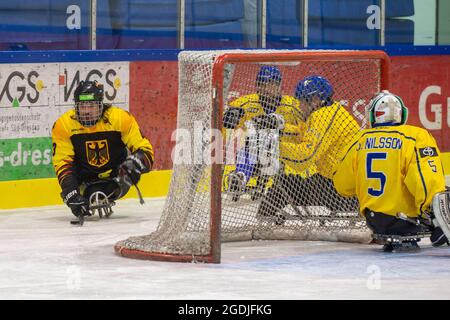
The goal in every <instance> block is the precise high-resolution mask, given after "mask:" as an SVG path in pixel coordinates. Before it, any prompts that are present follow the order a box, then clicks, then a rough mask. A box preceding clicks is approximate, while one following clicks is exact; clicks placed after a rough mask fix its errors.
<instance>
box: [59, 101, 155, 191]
mask: <svg viewBox="0 0 450 320" xmlns="http://www.w3.org/2000/svg"><path fill="white" fill-rule="evenodd" d="M52 141H53V165H54V167H55V172H56V176H57V178H58V181H59V184H60V185H61V186H63V182H64V179H65V178H66V177H67V176H69V175H71V176H72V177H73V176H75V177H76V179H77V180H78V183H81V182H85V181H94V180H98V179H102V178H107V177H109V176H111V177H114V176H116V175H117V168H118V166H119V165H120V164H121V163H122V162H123V161H124V160H125V158H126V157H127V152H128V151H127V149H128V150H129V151H130V152H132V153H133V152H135V151H137V150H141V151H142V152H143V153H144V155H145V157H146V158H147V160H148V161H149V163H150V164H152V163H153V149H152V145H151V144H150V142H149V141H148V140H147V139H146V138H144V137H143V136H142V134H141V132H140V130H139V127H138V124H137V122H136V120H135V118H134V117H133V116H132V115H131V114H130V113H128V112H127V111H124V110H122V109H119V108H117V107H108V108H107V109H106V110H105V111H104V114H103V116H102V118H100V120H99V121H98V122H97V124H96V125H95V126H93V127H84V126H82V125H81V124H80V123H79V122H78V121H77V120H76V118H75V110H74V109H72V110H69V111H67V112H66V113H65V114H63V115H62V116H61V117H60V118H59V119H58V120H57V121H56V122H55V124H54V125H53V129H52Z"/></svg>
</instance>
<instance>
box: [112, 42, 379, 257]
mask: <svg viewBox="0 0 450 320" xmlns="http://www.w3.org/2000/svg"><path fill="white" fill-rule="evenodd" d="M320 52H321V53H326V55H320V56H317V57H316V58H314V54H315V52H314V51H292V50H290V51H280V50H276V51H269V50H264V51H238V50H235V51H184V52H181V53H180V54H179V96H178V123H177V132H176V137H177V140H176V148H175V150H174V152H173V161H174V166H173V175H172V179H171V184H170V191H169V194H168V196H167V200H166V204H165V208H164V210H163V213H162V216H161V220H160V222H159V225H158V228H157V230H156V231H155V232H153V233H151V234H149V235H145V236H138V237H130V238H129V239H126V240H124V241H121V242H119V243H117V244H116V250H117V251H118V252H120V253H123V251H124V250H129V252H130V251H135V252H142V253H144V255H148V256H147V257H148V258H150V256H151V255H152V254H153V253H155V254H170V255H184V256H207V255H210V254H211V245H212V244H211V230H210V228H211V225H214V221H217V220H214V219H216V218H213V220H211V214H213V215H216V216H219V215H220V214H221V225H220V230H221V240H222V241H238V240H251V239H302V240H330V241H352V242H353V241H355V242H366V241H369V240H370V233H369V231H368V229H367V228H366V225H365V222H364V220H363V219H362V218H361V217H360V216H359V215H358V202H357V200H356V199H354V198H343V197H341V196H339V195H338V194H337V193H336V191H335V190H334V188H333V184H332V180H331V177H332V173H333V172H334V170H335V168H336V165H337V164H338V161H339V158H340V157H341V156H342V155H341V153H342V152H343V151H344V149H345V145H346V144H347V143H348V142H349V141H350V140H351V139H352V137H354V135H355V134H356V133H357V132H358V130H360V129H361V128H363V127H365V120H364V108H365V105H366V104H367V103H368V101H369V100H370V98H371V97H372V96H373V95H374V94H375V93H377V92H378V91H379V90H380V86H381V61H380V59H379V58H373V57H371V56H370V54H366V55H361V56H357V57H352V58H349V57H345V56H342V57H341V58H336V57H335V56H333V55H336V53H335V52H333V51H320ZM348 52H349V53H351V52H352V51H348ZM230 53H231V54H243V55H244V56H245V58H243V59H239V58H236V57H234V58H233V59H230V60H226V59H225V61H228V62H226V63H225V64H220V63H214V62H215V61H217V58H218V57H219V56H222V57H223V55H224V54H230ZM285 53H288V54H289V58H286V56H284V57H283V54H285ZM340 54H342V52H341V53H340ZM344 54H345V53H344ZM261 55H264V59H263V60H262V59H261ZM306 57H308V58H307V59H306ZM262 61H263V62H262ZM262 67H263V68H262ZM214 68H222V69H223V77H222V78H221V79H219V81H215V82H214V83H213V74H214V71H213V70H214ZM218 74H221V73H218ZM309 76H320V77H321V78H317V77H313V78H307V81H306V82H304V83H303V86H301V87H299V88H297V90H296V87H297V83H298V82H299V81H300V80H302V79H304V78H305V77H309ZM308 79H310V80H308ZM321 79H325V82H324V81H323V80H321ZM216 80H217V79H216ZM257 80H258V81H257ZM308 81H310V82H311V83H310V82H308ZM311 84H312V85H315V87H314V86H312V87H311ZM216 86H217V87H216ZM216 90H217V91H216ZM330 90H331V91H330ZM216 95H217V96H218V97H222V99H221V101H217V100H215V97H216ZM215 101H216V102H217V103H215ZM220 104H222V108H220ZM219 110H221V111H222V112H221V114H218V111H219ZM213 111H217V112H213ZM214 117H219V120H220V121H222V123H221V125H220V128H214V123H217V121H214V120H217V119H214ZM222 125H223V128H221V127H222ZM217 129H219V130H217ZM222 136H224V137H225V138H223V139H222ZM212 163H220V164H221V170H220V174H219V175H220V176H218V175H214V174H212V172H215V171H212V167H213V166H212V165H211V164H212ZM217 184H220V185H219V186H218V185H217ZM211 185H212V186H216V189H215V190H217V191H216V192H217V193H218V194H216V195H215V196H216V198H214V195H213V199H221V212H218V213H217V212H213V213H211V196H212V193H213V192H214V191H211V190H212V189H211ZM219 193H220V194H219ZM125 255H126V254H125Z"/></svg>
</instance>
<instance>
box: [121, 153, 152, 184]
mask: <svg viewBox="0 0 450 320" xmlns="http://www.w3.org/2000/svg"><path fill="white" fill-rule="evenodd" d="M146 169H147V168H146V166H145V165H144V163H143V162H142V160H141V159H140V158H139V157H138V156H137V155H136V154H131V155H129V156H128V157H127V158H126V159H125V161H124V162H122V164H121V165H120V166H119V176H120V177H122V178H124V181H125V182H126V183H127V184H130V185H131V184H137V183H138V182H139V180H140V179H141V174H142V173H143V171H145V170H146ZM130 180H131V183H130Z"/></svg>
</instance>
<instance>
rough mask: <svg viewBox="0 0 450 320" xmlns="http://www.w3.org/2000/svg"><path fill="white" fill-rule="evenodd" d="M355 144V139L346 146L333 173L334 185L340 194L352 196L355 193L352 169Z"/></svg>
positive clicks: (354, 176)
mask: <svg viewBox="0 0 450 320" xmlns="http://www.w3.org/2000/svg"><path fill="white" fill-rule="evenodd" d="M357 146H358V140H355V141H352V142H351V143H350V145H349V146H347V147H346V152H345V154H344V156H343V158H342V160H341V162H340V163H339V164H338V166H337V169H336V171H335V172H334V174H333V184H334V187H335V188H336V191H337V192H338V193H339V194H340V195H342V196H346V197H352V196H355V195H356V173H355V170H354V167H355V166H354V161H355V158H356V148H357Z"/></svg>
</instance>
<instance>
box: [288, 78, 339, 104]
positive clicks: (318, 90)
mask: <svg viewBox="0 0 450 320" xmlns="http://www.w3.org/2000/svg"><path fill="white" fill-rule="evenodd" d="M333 93H334V92H333V87H332V86H331V84H330V83H329V82H328V80H327V79H325V78H323V77H321V76H309V77H306V78H305V79H303V80H301V81H300V82H299V83H298V84H297V87H296V88H295V97H296V98H297V99H299V100H300V99H302V100H306V101H310V100H311V98H312V97H314V96H317V97H319V98H320V100H322V103H323V105H330V104H331V103H332V100H331V98H332V97H333Z"/></svg>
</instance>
